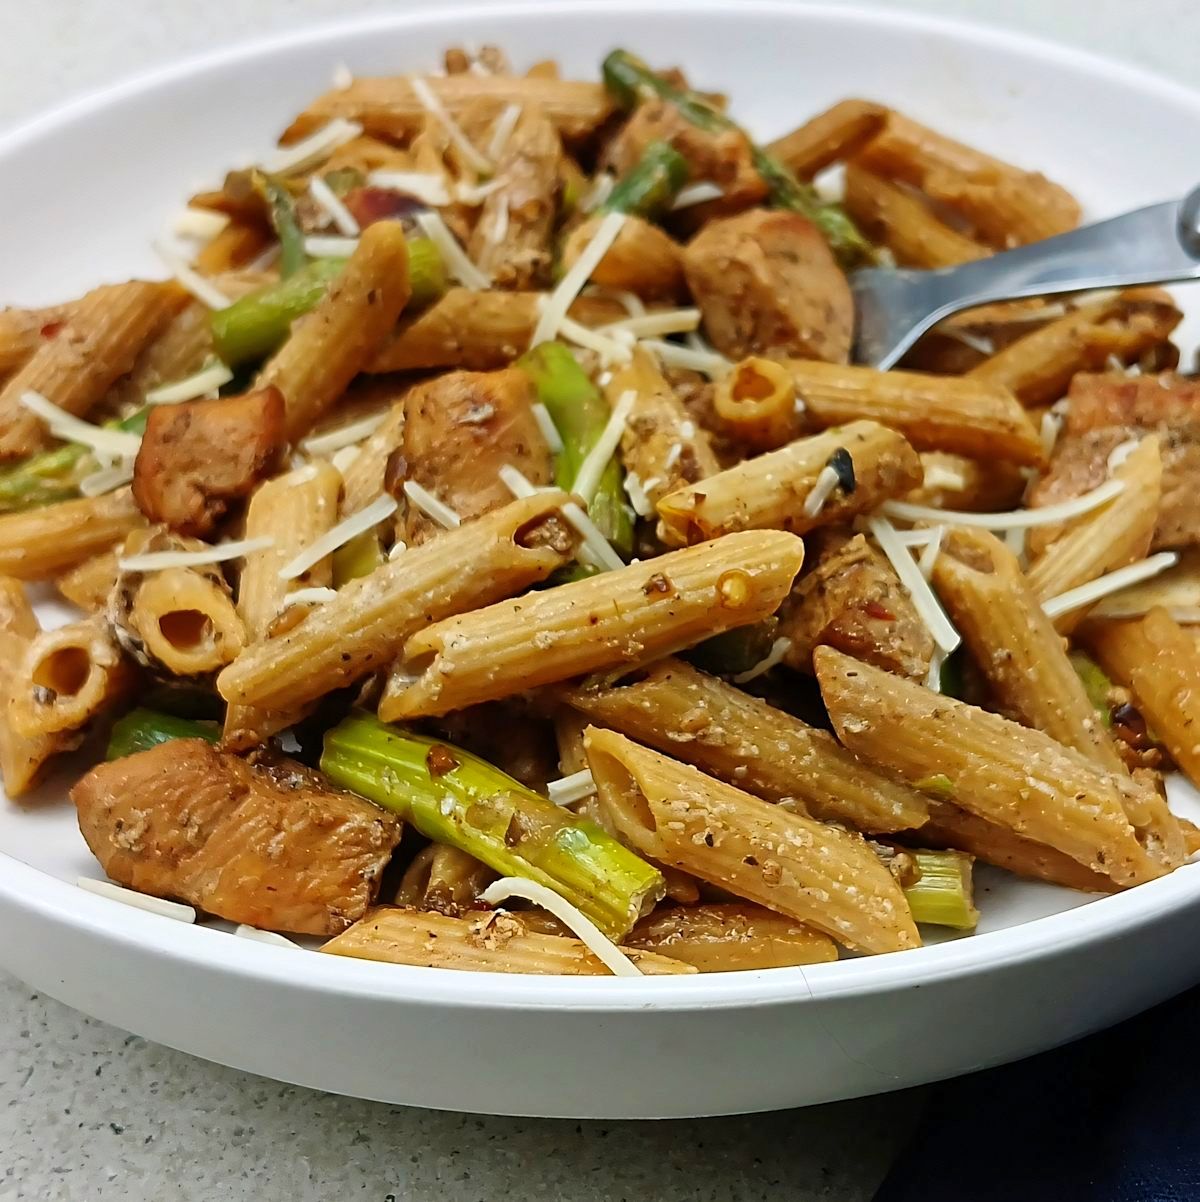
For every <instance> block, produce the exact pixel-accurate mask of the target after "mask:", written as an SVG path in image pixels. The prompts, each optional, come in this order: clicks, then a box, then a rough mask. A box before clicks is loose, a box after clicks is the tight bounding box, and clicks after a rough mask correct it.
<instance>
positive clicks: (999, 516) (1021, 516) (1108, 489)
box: [881, 480, 1125, 530]
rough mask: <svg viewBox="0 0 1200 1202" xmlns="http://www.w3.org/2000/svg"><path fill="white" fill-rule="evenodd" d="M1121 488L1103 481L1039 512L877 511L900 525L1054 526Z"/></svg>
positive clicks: (901, 505)
mask: <svg viewBox="0 0 1200 1202" xmlns="http://www.w3.org/2000/svg"><path fill="white" fill-rule="evenodd" d="M1124 487H1125V484H1124V482H1123V481H1121V480H1106V481H1105V482H1104V483H1103V484H1101V485H1100V487H1099V488H1093V489H1092V491H1091V492H1085V493H1084V494H1083V496H1081V497H1074V498H1072V499H1071V500H1069V501H1060V502H1059V503H1058V504H1057V505H1045V506H1043V507H1042V508H1041V509H1013V510H1009V511H1008V512H1007V513H967V512H964V511H962V510H958V509H935V508H933V507H932V506H930V505H913V504H912V503H911V502H909V501H884V503H883V505H882V506H881V509H882V511H883V513H885V514H886V515H887V516H888V517H890V518H897V519H899V520H900V521H902V522H946V523H948V524H949V525H951V526H975V527H978V528H979V529H981V530H1011V529H1012V528H1013V527H1016V526H1021V527H1025V528H1027V529H1028V528H1031V527H1033V526H1054V525H1057V524H1058V523H1059V522H1065V521H1068V520H1069V519H1071V518H1077V517H1079V516H1080V515H1081V514H1085V513H1090V512H1091V511H1092V510H1093V509H1098V508H1099V507H1100V506H1101V505H1104V504H1107V503H1108V502H1109V501H1111V500H1112V499H1113V497H1115V496H1116V495H1117V494H1118V493H1119V492H1121V491H1122V490H1123V489H1124Z"/></svg>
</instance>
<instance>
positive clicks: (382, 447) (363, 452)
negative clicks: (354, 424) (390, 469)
mask: <svg viewBox="0 0 1200 1202" xmlns="http://www.w3.org/2000/svg"><path fill="white" fill-rule="evenodd" d="M403 443H404V402H403V400H400V401H397V402H396V403H395V404H394V405H393V406H392V407H391V409H390V410H389V411H388V414H387V417H386V418H385V419H384V421H383V424H382V425H381V426H380V427H379V428H378V429H377V430H375V431H374V432H373V433H372V434H370V435H369V436H368V437H367V438H365V439H364V440H363V441H362V442H361V443H359V446H358V454H356V455H355V456H354V458H353V459H352V460H351V461H350V463H348V464H347V465H346V466H345V467H344V468H343V469H342V514H343V515H345V516H348V515H349V514H352V513H357V512H358V511H359V510H360V509H363V508H365V507H366V506H367V505H370V503H371V502H372V501H373V500H375V498H376V497H378V496H379V495H380V494H381V493H382V492H383V485H384V476H385V474H386V472H387V465H388V460H389V459H390V458H391V456H392V454H393V453H394V452H396V451H398V450H399V449H400V447H401V446H402V445H403Z"/></svg>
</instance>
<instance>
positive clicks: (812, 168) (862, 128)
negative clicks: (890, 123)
mask: <svg viewBox="0 0 1200 1202" xmlns="http://www.w3.org/2000/svg"><path fill="white" fill-rule="evenodd" d="M887 115H888V110H887V109H886V108H885V107H884V106H883V105H882V104H876V103H875V102H874V101H873V100H839V101H838V102H837V104H835V105H832V106H831V107H830V108H827V109H826V110H825V111H824V112H822V113H818V114H817V115H816V116H815V117H812V118H810V119H809V120H808V121H806V122H805V123H804V124H803V125H801V126H800V127H799V128H798V129H794V130H792V131H791V133H787V134H784V135H783V137H782V138H776V139H775V141H774V142H772V143H771V144H770V145H769V146H768V147H767V153H768V154H769V155H771V156H772V157H774V158H776V159H778V160H779V161H780V162H781V163H783V165H784V166H785V167H787V168H788V169H789V170H790V171H791V173H792V174H793V175H794V176H796V178H797V179H812V177H813V176H814V175H816V174H817V173H818V172H820V171H823V170H824V169H825V168H826V167H828V166H830V165H831V164H833V163H837V162H840V161H841V160H843V159H848V158H850V156H851V155H853V154H854V153H855V152H856V151H857V150H858V149H859V147H861V146H862V144H863V143H864V142H866V141H867V140H868V139H869V138H871V137H873V136H874V135H875V134H877V133H878V132H879V128H880V126H882V125H883V122H884V120H885V119H886V118H887Z"/></svg>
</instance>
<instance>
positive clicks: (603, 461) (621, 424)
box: [571, 388, 637, 503]
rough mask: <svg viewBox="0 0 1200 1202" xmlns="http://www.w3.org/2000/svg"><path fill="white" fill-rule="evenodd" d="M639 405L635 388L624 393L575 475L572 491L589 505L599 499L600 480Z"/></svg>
mask: <svg viewBox="0 0 1200 1202" xmlns="http://www.w3.org/2000/svg"><path fill="white" fill-rule="evenodd" d="M636 402H637V393H636V392H635V391H634V390H633V389H632V388H630V389H627V390H626V391H625V392H623V393H621V395H620V397H619V398H618V399H617V403H616V404H615V405H614V406H613V408H612V413H610V414H609V417H608V421H607V423H606V424H605V426H604V429H603V430H601V431H600V436H599V437H598V438H597V439H596V441H595V442H594V443H593V444H592V449H591V450H590V451H588V453H587V455H586V456H585V457H584V460H583V462H582V463H581V464H580V465H579V471H578V472H576V473H575V483H574V484H573V485H572V486H571V491H572V492H573V493H575V495H576V496H579V497H582V498H583V499H584V500H585V501H587V502H589V503H590V502H591V500H592V498H593V497H594V496H595V495H596V489H597V488H599V487H600V477H601V476H603V475H604V472H605V470H606V469H607V468H608V465H609V461H610V460H611V459H612V457H613V455H614V454H615V453H616V450H617V447H618V446H620V444H621V435H622V434H624V433H625V423H626V422H627V421H628V420H629V415H630V413H632V412H633V406H634V404H635V403H636Z"/></svg>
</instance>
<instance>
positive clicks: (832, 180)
mask: <svg viewBox="0 0 1200 1202" xmlns="http://www.w3.org/2000/svg"><path fill="white" fill-rule="evenodd" d="M812 186H813V191H814V192H816V194H817V196H819V197H820V198H821V200H823V201H824V202H825V203H826V204H841V203H842V201H843V200H845V199H846V164H845V163H834V164H833V165H832V166H830V167H826V168H825V170H824V171H821V172H818V174H817V175H815V176H813V181H812Z"/></svg>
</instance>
